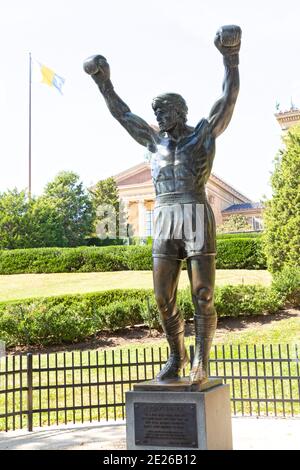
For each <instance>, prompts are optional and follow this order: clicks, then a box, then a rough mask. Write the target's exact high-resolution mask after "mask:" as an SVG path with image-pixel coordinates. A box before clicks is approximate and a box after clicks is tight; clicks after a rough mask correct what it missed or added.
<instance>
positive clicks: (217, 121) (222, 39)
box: [208, 25, 242, 137]
mask: <svg viewBox="0 0 300 470" xmlns="http://www.w3.org/2000/svg"><path fill="white" fill-rule="evenodd" d="M241 36H242V31H241V28H240V27H239V26H235V25H230V26H223V27H221V28H220V29H219V30H218V32H217V34H216V37H215V46H216V47H217V49H218V50H219V51H220V52H221V54H222V55H223V57H224V66H225V77H224V82H223V95H222V96H221V98H220V99H219V100H218V101H217V102H216V103H215V104H214V106H213V108H212V110H211V112H210V115H209V118H208V121H209V123H210V128H211V132H212V135H213V136H214V137H218V136H219V135H220V134H222V132H224V131H225V129H226V127H227V126H228V124H229V122H230V120H231V117H232V113H233V110H234V106H235V103H236V100H237V97H238V93H239V88H240V79H239V70H238V65H239V50H240V47H241Z"/></svg>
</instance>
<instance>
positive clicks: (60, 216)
mask: <svg viewBox="0 0 300 470" xmlns="http://www.w3.org/2000/svg"><path fill="white" fill-rule="evenodd" d="M40 203H41V204H44V205H45V206H50V207H52V209H53V210H54V211H55V217H54V222H55V226H56V240H55V243H54V240H53V244H54V246H78V245H83V244H84V239H85V237H86V236H88V235H90V233H91V232H92V229H93V222H94V217H95V214H94V210H93V205H92V202H91V197H90V195H89V194H88V193H87V192H86V190H85V189H84V188H83V184H82V183H81V182H80V181H79V176H78V175H76V174H75V173H73V172H66V171H65V172H61V173H59V174H58V175H57V176H56V178H55V179H54V180H53V181H52V182H51V183H48V185H47V186H46V188H45V191H44V194H43V196H41V202H40Z"/></svg>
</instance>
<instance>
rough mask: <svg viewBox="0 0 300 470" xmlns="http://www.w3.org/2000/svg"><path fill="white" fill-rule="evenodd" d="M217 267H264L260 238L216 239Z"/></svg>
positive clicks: (264, 261) (264, 260) (264, 259)
mask: <svg viewBox="0 0 300 470" xmlns="http://www.w3.org/2000/svg"><path fill="white" fill-rule="evenodd" d="M216 261H217V269H266V258H265V255H264V253H263V250H262V243H261V240H260V238H258V237H256V238H255V237H254V238H228V239H220V240H217V258H216Z"/></svg>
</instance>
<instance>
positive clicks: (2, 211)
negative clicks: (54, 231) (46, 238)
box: [0, 189, 31, 249]
mask: <svg viewBox="0 0 300 470" xmlns="http://www.w3.org/2000/svg"><path fill="white" fill-rule="evenodd" d="M30 209H31V203H30V201H29V199H28V197H27V195H26V193H25V191H21V192H18V191H17V190H16V189H14V190H13V191H7V192H6V193H2V194H0V248H1V249H14V248H26V247H28V246H30V233H29V232H30Z"/></svg>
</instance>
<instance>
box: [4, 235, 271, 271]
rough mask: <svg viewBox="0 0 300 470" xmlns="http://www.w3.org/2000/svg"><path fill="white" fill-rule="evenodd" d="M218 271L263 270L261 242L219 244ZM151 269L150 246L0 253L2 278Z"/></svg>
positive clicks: (223, 242) (236, 241)
mask: <svg viewBox="0 0 300 470" xmlns="http://www.w3.org/2000/svg"><path fill="white" fill-rule="evenodd" d="M217 268H218V269H264V268H265V257H264V255H263V253H262V249H261V241H260V239H259V238H250V239H247V238H241V239H224V240H218V242H217ZM151 269H152V254H151V246H149V245H145V246H107V247H85V246H83V247H77V248H37V249H27V250H13V251H9V250H2V251H0V274H21V273H64V272H66V273H70V272H106V271H126V270H130V271H131V270H132V271H140V270H151Z"/></svg>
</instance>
